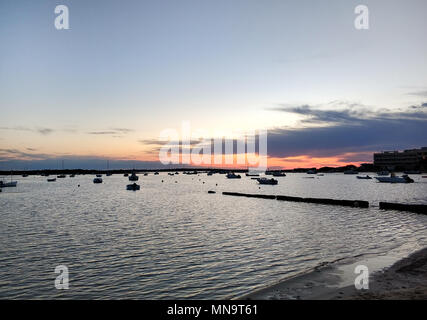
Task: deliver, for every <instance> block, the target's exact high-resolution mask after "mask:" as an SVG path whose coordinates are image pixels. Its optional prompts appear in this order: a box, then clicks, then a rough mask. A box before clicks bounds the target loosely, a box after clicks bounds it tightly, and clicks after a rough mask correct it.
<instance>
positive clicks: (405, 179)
mask: <svg viewBox="0 0 427 320" xmlns="http://www.w3.org/2000/svg"><path fill="white" fill-rule="evenodd" d="M375 179H377V180H378V182H383V183H413V182H414V180H413V179H411V178H410V177H409V176H408V175H406V174H405V175H403V176H401V177H396V175H395V174H394V173H392V174H391V175H390V177H375Z"/></svg>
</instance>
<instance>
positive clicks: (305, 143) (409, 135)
mask: <svg viewBox="0 0 427 320" xmlns="http://www.w3.org/2000/svg"><path fill="white" fill-rule="evenodd" d="M279 110H281V111H285V112H290V113H294V114H299V115H302V116H304V119H303V120H302V123H310V124H317V126H309V127H302V128H292V129H289V128H279V129H274V130H270V131H269V133H268V154H269V156H273V157H290V156H298V155H310V156H315V157H330V156H337V155H342V154H344V153H361V152H372V151H380V150H384V149H405V148H410V147H420V146H424V145H426V144H427V112H426V111H423V110H418V109H417V110H413V109H411V108H407V109H402V110H397V111H391V110H387V109H383V110H380V111H378V112H374V111H370V110H365V109H363V108H362V109H360V110H354V109H353V108H347V109H344V110H341V111H337V110H319V109H315V108H313V107H310V106H308V105H305V106H301V107H293V108H280V109H279Z"/></svg>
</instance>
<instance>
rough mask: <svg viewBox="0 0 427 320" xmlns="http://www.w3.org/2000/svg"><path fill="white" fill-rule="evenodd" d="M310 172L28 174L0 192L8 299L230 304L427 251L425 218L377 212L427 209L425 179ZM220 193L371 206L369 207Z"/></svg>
mask: <svg viewBox="0 0 427 320" xmlns="http://www.w3.org/2000/svg"><path fill="white" fill-rule="evenodd" d="M306 176H307V175H305V174H288V176H287V177H283V178H277V179H279V185H277V186H261V188H260V187H259V186H258V185H257V184H256V181H254V180H250V178H247V177H242V179H240V180H227V179H226V178H225V177H224V175H214V176H211V177H208V176H206V174H200V175H199V176H197V175H195V176H184V175H179V176H167V174H160V175H158V176H154V175H149V176H146V177H144V176H142V175H140V180H139V182H138V183H139V184H140V185H141V190H140V191H137V192H132V191H126V188H125V187H126V184H127V183H128V181H127V178H125V177H123V176H120V175H115V176H111V177H105V176H104V177H103V179H104V183H103V184H98V185H95V184H93V183H92V179H93V176H90V175H85V176H76V177H75V178H66V179H58V181H57V182H54V183H48V182H46V178H44V177H28V178H21V179H19V182H18V187H17V188H10V189H4V190H3V192H2V193H0V213H1V224H0V241H1V242H0V243H1V246H0V252H1V254H0V270H1V274H0V297H1V298H91V299H96V298H113V299H118V298H138V299H172V298H187V299H189V298H194V299H207V298H212V299H217V298H226V297H229V296H232V295H233V296H234V295H238V294H240V293H244V292H247V291H250V290H252V289H255V288H258V287H260V286H265V285H266V284H268V283H272V282H275V281H277V280H280V279H282V278H284V277H288V276H292V275H294V274H296V273H299V272H301V271H302V270H306V269H309V268H312V267H314V266H316V265H319V264H320V263H322V262H326V261H334V260H336V259H340V258H344V257H348V256H356V255H360V254H377V253H386V252H388V251H390V250H392V249H395V248H397V247H401V246H404V247H405V248H406V249H405V250H415V249H416V248H420V247H423V246H425V245H427V238H426V235H427V232H426V228H427V216H423V215H417V214H413V213H406V212H405V213H402V212H394V211H380V210H378V208H377V206H378V202H379V201H383V200H389V201H396V202H418V203H422V202H427V199H426V191H427V183H423V182H422V180H423V179H421V177H420V176H414V178H415V180H416V183H414V184H395V185H392V184H379V183H376V182H375V181H373V180H357V179H356V178H355V177H354V176H346V175H343V174H330V175H325V176H323V177H316V178H315V179H304V177H306ZM162 179H163V180H164V183H162V182H161V181H162ZM175 181H177V183H175ZM203 182H205V183H204V184H203ZM79 184H80V187H78V185H79ZM216 184H218V186H216ZM208 190H216V191H217V193H216V194H208V193H207V191H208ZM222 191H236V192H251V193H256V192H259V193H265V194H283V195H290V196H303V197H330V198H335V199H359V200H368V201H370V202H371V208H369V209H355V208H346V207H335V206H325V205H316V204H306V203H292V202H284V201H275V200H265V199H250V198H236V197H228V196H223V195H221V192H222ZM57 265H66V266H67V267H68V268H69V272H70V289H69V290H66V291H64V290H56V289H55V287H54V280H55V277H56V276H57V275H56V274H55V273H54V269H55V267H56V266H57Z"/></svg>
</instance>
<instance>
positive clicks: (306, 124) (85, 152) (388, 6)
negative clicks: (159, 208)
mask: <svg viewBox="0 0 427 320" xmlns="http://www.w3.org/2000/svg"><path fill="white" fill-rule="evenodd" d="M58 4H64V5H67V6H68V8H69V18H70V20H69V22H70V29H69V30H57V29H56V28H55V25H54V19H55V17H56V15H55V13H54V9H55V7H56V6H57V5H58ZM359 4H361V3H360V1H352V0H346V1H343V0H328V1H314V0H311V1H309V0H302V1H286V0H265V1H259V0H233V1H230V0H205V1H200V0H179V1H175V0H161V1H154V0H152V1H139V0H138V1H137V0H126V1H108V0H103V1H98V0H91V1H71V0H62V1H50V0H40V1H36V0H26V1H24V0H18V1H1V2H0V43H1V50H0V111H1V113H0V170H10V169H15V170H20V169H33V168H48V167H50V168H53V169H56V168H58V163H59V161H61V160H65V163H66V166H67V167H68V168H71V167H81V168H97V167H100V168H104V167H105V163H106V160H107V159H109V160H110V167H117V168H119V167H130V166H133V165H135V164H137V165H138V166H139V167H144V166H146V167H155V166H156V165H157V164H158V148H159V147H160V146H161V142H160V141H159V135H160V133H161V132H162V131H163V130H165V129H168V128H171V129H175V130H177V131H178V132H180V130H181V127H182V122H183V121H189V122H190V123H191V128H192V129H193V130H203V131H204V132H207V133H208V135H210V136H211V137H215V135H216V134H217V133H218V132H225V133H227V134H228V133H230V132H232V133H233V134H234V135H236V136H235V137H234V138H238V136H239V135H243V134H244V133H245V132H247V131H250V130H254V129H267V130H268V155H269V166H279V167H284V168H293V167H313V166H318V167H319V166H338V165H344V164H349V163H352V164H359V163H362V162H371V161H372V153H373V152H376V151H381V150H389V149H408V148H413V147H421V146H427V59H426V57H427V41H426V32H427V1H425V0H409V1H403V0H372V1H371V0H369V1H364V2H363V4H364V5H366V6H367V7H368V8H369V14H370V16H369V23H370V28H369V30H357V29H355V27H354V20H355V18H356V14H355V13H354V8H355V7H356V6H357V5H359ZM227 137H228V138H230V137H229V136H227Z"/></svg>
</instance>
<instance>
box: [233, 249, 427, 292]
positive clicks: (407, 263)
mask: <svg viewBox="0 0 427 320" xmlns="http://www.w3.org/2000/svg"><path fill="white" fill-rule="evenodd" d="M389 258H390V257H389ZM391 261H392V260H391ZM378 262H380V264H383V265H384V263H387V257H386V256H383V257H380V258H378V257H372V258H364V259H362V260H360V259H355V258H353V259H349V260H348V261H343V263H342V264H339V265H336V264H330V265H327V266H325V267H321V268H316V269H315V270H313V271H312V272H308V273H305V274H302V275H299V276H295V277H293V278H290V279H287V280H285V281H282V282H279V283H277V284H275V285H273V286H270V287H267V288H264V289H261V290H258V291H255V292H252V293H249V294H247V295H244V296H241V297H238V299H250V300H270V299H279V300H280V299H301V300H358V299H372V300H398V299H399V300H400V299H404V300H413V299H415V300H424V299H427V248H424V249H422V250H419V251H417V252H414V253H413V254H411V255H409V256H408V257H406V258H403V259H400V260H399V261H397V262H395V263H393V264H391V265H390V266H388V267H386V268H383V269H381V270H379V271H376V272H374V273H372V274H371V275H370V277H369V289H365V290H357V289H356V288H355V286H354V279H355V277H356V276H357V275H355V274H354V267H355V266H356V265H358V264H365V265H367V266H369V269H370V270H374V269H375V264H376V263H377V264H378Z"/></svg>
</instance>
